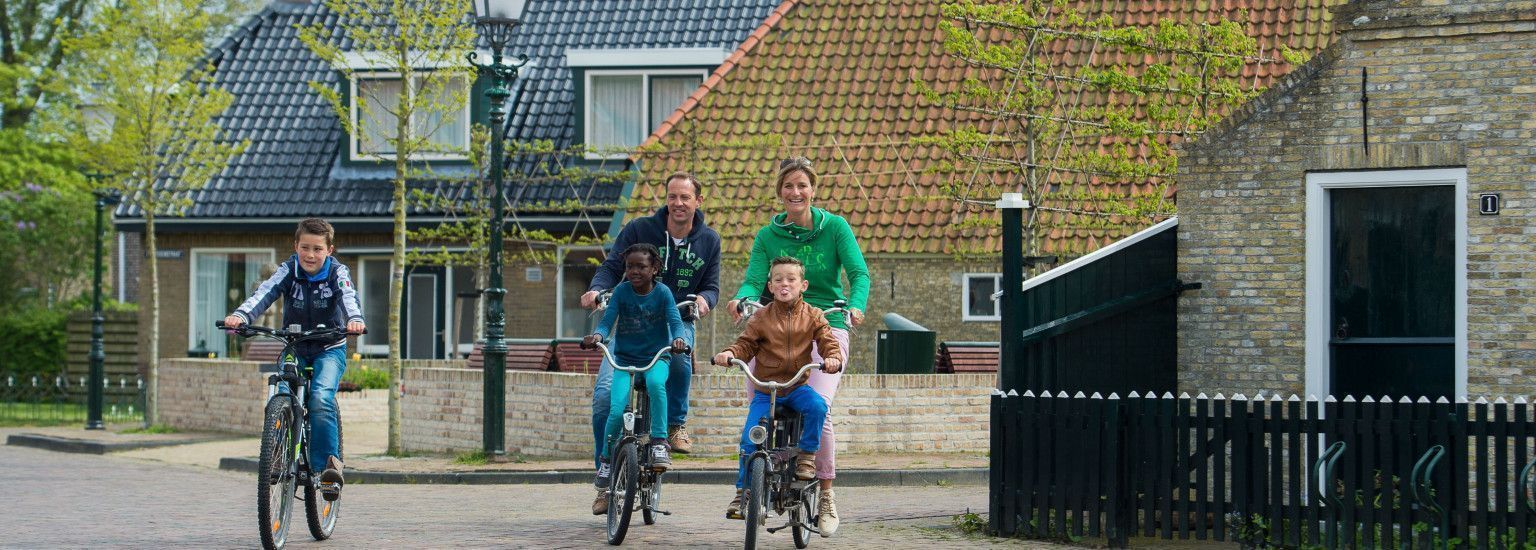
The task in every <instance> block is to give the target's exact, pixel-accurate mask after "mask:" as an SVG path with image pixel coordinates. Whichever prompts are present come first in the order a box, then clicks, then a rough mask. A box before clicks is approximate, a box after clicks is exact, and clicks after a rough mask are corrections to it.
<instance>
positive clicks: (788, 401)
mask: <svg viewBox="0 0 1536 550" xmlns="http://www.w3.org/2000/svg"><path fill="white" fill-rule="evenodd" d="M779 406H780V407H785V406H787V407H789V408H791V409H794V410H796V411H799V412H800V445H799V446H800V452H802V453H814V452H816V451H817V450H819V449H821V428H822V425H823V424H826V422H827V400H826V399H825V398H822V397H821V394H819V393H816V390H813V389H811V387H810V386H809V385H806V384H801V385H800V387H798V388H795V389H794V391H791V392H789V395H783V396H779ZM764 416H768V394H766V393H763V392H760V391H753V392H752V404H751V405H750V406H748V407H747V423H746V425H745V426H743V427H742V428H741V460H739V461H738V462H739V463H740V465H739V468H738V469H737V472H736V488H737V489H740V488H741V487H742V486H743V485H745V484H746V480H747V458H748V457H750V456H751V455H752V453H753V452H754V451H756V450H757V445H755V444H753V443H752V440H750V439H747V431H748V430H751V429H752V427H753V426H756V425H758V423H759V422H762V421H763V417H764Z"/></svg>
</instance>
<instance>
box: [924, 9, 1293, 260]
mask: <svg viewBox="0 0 1536 550" xmlns="http://www.w3.org/2000/svg"><path fill="white" fill-rule="evenodd" d="M1080 5H1081V3H1078V2H1068V1H1066V0H1026V1H1021V2H1016V3H1007V4H1002V3H996V4H994V3H987V2H981V1H978V0H960V1H956V2H949V3H946V4H944V5H943V7H942V11H943V14H944V17H945V20H944V21H942V22H941V24H940V27H941V31H942V33H943V35H944V48H945V50H946V51H947V52H948V53H949V54H951V55H952V56H954V57H955V58H957V59H959V60H961V61H962V62H964V63H965V64H967V65H968V66H969V67H971V68H972V71H971V72H970V74H969V76H968V77H967V78H966V79H965V80H964V81H962V82H960V83H959V84H958V85H953V86H945V87H944V88H945V89H938V88H936V87H934V86H931V85H930V84H929V83H927V82H923V81H921V80H919V81H916V82H915V83H914V84H915V86H914V88H915V90H916V91H917V92H918V93H920V94H922V95H923V96H925V97H926V98H927V99H928V100H930V101H933V102H937V103H939V104H942V105H945V106H948V107H951V108H954V109H957V110H960V111H963V112H966V113H968V114H969V116H970V117H971V118H970V122H969V123H966V124H962V125H960V126H959V127H957V128H955V129H954V130H951V131H948V132H945V133H943V134H941V135H938V136H934V137H929V138H924V139H923V140H920V142H921V143H926V144H934V145H937V146H939V147H941V148H943V149H944V150H946V151H947V153H948V154H949V157H948V158H949V161H948V162H946V163H942V164H941V166H939V167H938V168H937V171H941V172H947V173H949V174H951V175H952V180H951V183H950V184H949V185H948V186H946V189H945V192H946V193H947V194H948V195H949V196H951V197H952V198H953V199H955V200H957V201H961V202H976V201H979V202H992V201H994V200H996V199H997V198H998V196H999V194H1000V193H1002V192H1022V193H1023V194H1024V198H1025V199H1027V200H1028V201H1029V202H1030V204H1031V205H1032V209H1031V210H1029V211H1028V212H1027V213H1026V214H1025V228H1024V231H1025V236H1024V238H1025V253H1026V254H1027V255H1031V256H1037V255H1041V254H1043V253H1057V254H1065V255H1080V254H1083V253H1086V252H1087V250H1083V249H1074V248H1068V249H1050V248H1048V244H1050V243H1047V242H1046V236H1047V235H1049V234H1050V233H1051V232H1052V231H1062V230H1065V231H1072V230H1089V231H1092V232H1098V233H1103V234H1105V235H1104V236H1105V237H1106V238H1110V239H1112V238H1116V237H1118V236H1121V235H1123V234H1124V233H1127V232H1129V231H1132V230H1135V229H1139V228H1140V227H1143V226H1145V225H1146V224H1147V223H1148V222H1149V221H1151V220H1154V219H1157V218H1163V217H1167V216H1171V215H1172V214H1173V211H1174V204H1173V195H1172V189H1173V187H1172V185H1173V176H1174V174H1175V172H1176V171H1177V167H1178V158H1177V156H1176V155H1175V152H1174V149H1173V147H1174V146H1175V145H1176V144H1177V143H1179V142H1180V141H1182V140H1185V139H1190V138H1192V137H1194V136H1197V135H1199V134H1200V133H1201V132H1202V131H1204V130H1205V129H1206V128H1208V127H1210V125H1212V124H1213V123H1215V122H1216V121H1218V120H1220V118H1221V116H1222V115H1223V114H1225V113H1226V112H1227V110H1228V109H1229V108H1231V107H1232V106H1234V105H1237V104H1239V103H1242V102H1243V101H1246V100H1248V99H1250V98H1252V97H1253V96H1254V95H1256V94H1257V93H1259V92H1260V91H1261V90H1260V89H1258V88H1256V87H1254V86H1253V84H1252V82H1253V79H1248V80H1246V81H1245V80H1244V79H1242V78H1241V76H1242V69H1243V68H1244V67H1245V66H1251V65H1262V64H1279V63H1284V62H1288V61H1289V62H1300V61H1301V60H1300V59H1299V57H1300V56H1298V55H1295V54H1294V53H1292V52H1289V51H1288V50H1282V51H1281V52H1280V53H1281V55H1282V58H1277V57H1266V56H1263V55H1260V52H1259V48H1258V44H1257V41H1256V40H1254V39H1253V38H1252V37H1250V36H1249V34H1248V33H1247V29H1246V28H1245V26H1244V25H1241V24H1239V23H1236V22H1233V21H1228V20H1213V21H1211V22H1194V21H1185V22H1180V21H1172V20H1163V21H1159V22H1158V23H1157V24H1155V25H1153V26H1148V27H1137V26H1130V25H1123V24H1119V23H1117V22H1116V21H1115V20H1114V18H1113V17H1111V16H1110V15H1107V14H1106V15H1098V16H1095V15H1094V14H1092V13H1089V12H1086V11H1083V10H1081V9H1080V8H1079V6H1080ZM971 223H977V224H986V223H992V224H995V223H996V220H995V219H994V220H986V221H972V222H971ZM976 252H981V251H976Z"/></svg>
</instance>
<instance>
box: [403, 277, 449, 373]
mask: <svg viewBox="0 0 1536 550" xmlns="http://www.w3.org/2000/svg"><path fill="white" fill-rule="evenodd" d="M444 272H445V270H444V268H443V267H442V266H424V265H423V266H407V267H406V268H405V285H404V288H403V289H401V290H402V292H401V297H400V306H401V307H400V356H401V357H402V358H407V359H409V358H410V355H411V351H412V350H411V318H414V317H416V316H417V315H418V314H419V313H420V312H417V311H415V310H414V309H413V308H412V307H411V306H412V304H411V288H412V287H413V286H415V284H414V283H412V281H411V279H412V278H413V277H418V276H420V277H431V278H432V331H433V334H432V338H430V339H429V340H428V341H429V342H432V352H431V357H430V359H442V358H443V335H442V333H443V332H446V331H447V329H446V328H444V327H443V305H444V304H443V296H444V293H445V291H446V290H447V289H446V288H445V287H446V286H447V285H446V284H445V282H444V279H445V278H446V277H444ZM417 359H420V358H417Z"/></svg>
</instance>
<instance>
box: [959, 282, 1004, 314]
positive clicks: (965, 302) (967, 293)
mask: <svg viewBox="0 0 1536 550" xmlns="http://www.w3.org/2000/svg"><path fill="white" fill-rule="evenodd" d="M972 277H977V278H981V277H991V278H992V280H993V281H994V282H993V285H992V288H994V289H1002V288H1003V274H1002V273H965V274H962V275H961V276H960V320H961V321H1001V320H1003V311H1002V304H999V303H998V301H997V297H996V295H995V294H994V295H989V296H988V299H989V300H992V312H993V313H992V315H972V314H971V308H970V305H971V278H972Z"/></svg>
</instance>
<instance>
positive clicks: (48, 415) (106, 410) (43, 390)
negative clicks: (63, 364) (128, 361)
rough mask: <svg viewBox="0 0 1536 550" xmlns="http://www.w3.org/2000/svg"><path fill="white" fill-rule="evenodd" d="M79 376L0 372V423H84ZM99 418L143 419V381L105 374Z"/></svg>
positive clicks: (83, 389) (82, 383)
mask: <svg viewBox="0 0 1536 550" xmlns="http://www.w3.org/2000/svg"><path fill="white" fill-rule="evenodd" d="M86 383H87V379H86V378H85V377H83V376H65V375H36V374H25V375H23V374H14V373H7V372H0V426H49V425H68V424H73V423H80V424H82V425H83V424H84V423H85V418H86V412H87V411H86ZM103 390H104V391H103V392H102V396H103V399H102V408H101V414H102V420H103V421H105V422H107V423H118V422H142V421H143V420H144V380H143V379H142V378H140V377H138V376H133V377H128V376H109V377H107V378H106V380H105V381H104V384H103Z"/></svg>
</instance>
